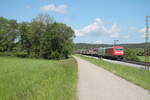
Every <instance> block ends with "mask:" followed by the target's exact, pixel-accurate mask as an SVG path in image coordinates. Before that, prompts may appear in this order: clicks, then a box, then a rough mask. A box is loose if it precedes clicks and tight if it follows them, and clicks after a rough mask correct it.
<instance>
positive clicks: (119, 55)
mask: <svg viewBox="0 0 150 100" xmlns="http://www.w3.org/2000/svg"><path fill="white" fill-rule="evenodd" d="M77 53H79V54H83V55H89V56H96V57H103V58H110V59H123V56H124V48H123V47H122V46H112V47H106V48H92V49H87V50H78V51H77Z"/></svg>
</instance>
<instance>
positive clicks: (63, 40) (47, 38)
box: [42, 22, 74, 59]
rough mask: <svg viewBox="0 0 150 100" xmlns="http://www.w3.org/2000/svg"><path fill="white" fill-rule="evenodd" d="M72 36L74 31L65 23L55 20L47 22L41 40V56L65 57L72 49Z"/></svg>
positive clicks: (50, 57) (49, 57)
mask: <svg viewBox="0 0 150 100" xmlns="http://www.w3.org/2000/svg"><path fill="white" fill-rule="evenodd" d="M73 38H74V31H73V30H72V29H71V28H70V27H68V26H67V25H65V24H62V23H56V22H55V23H53V24H49V25H48V26H47V28H46V32H45V34H44V37H43V41H42V50H43V51H42V57H46V58H48V59H52V58H55V59H56V58H57V59H60V58H67V57H68V55H69V54H70V53H71V51H72V47H73ZM54 55H56V56H54ZM58 55H59V56H58Z"/></svg>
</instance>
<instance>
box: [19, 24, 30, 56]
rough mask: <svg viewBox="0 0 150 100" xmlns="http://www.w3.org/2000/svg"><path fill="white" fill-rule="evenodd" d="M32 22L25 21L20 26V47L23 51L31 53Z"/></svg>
mask: <svg viewBox="0 0 150 100" xmlns="http://www.w3.org/2000/svg"><path fill="white" fill-rule="evenodd" d="M30 27H31V25H30V23H26V22H23V23H21V24H20V27H19V36H18V40H19V49H20V51H22V52H25V53H27V54H28V55H29V54H30V49H31V38H30Z"/></svg>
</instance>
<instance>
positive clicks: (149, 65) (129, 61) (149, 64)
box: [82, 54, 150, 69]
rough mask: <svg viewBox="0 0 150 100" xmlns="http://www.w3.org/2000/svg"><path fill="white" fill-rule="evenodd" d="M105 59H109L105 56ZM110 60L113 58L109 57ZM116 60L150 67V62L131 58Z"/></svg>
mask: <svg viewBox="0 0 150 100" xmlns="http://www.w3.org/2000/svg"><path fill="white" fill-rule="evenodd" d="M82 55H86V56H92V57H98V56H97V55H89V54H88V55H87V54H82ZM105 59H108V58H105ZM109 60H112V59H109ZM113 60H114V59H113ZM116 61H120V62H125V63H130V64H137V65H142V66H148V69H150V62H142V61H131V60H116Z"/></svg>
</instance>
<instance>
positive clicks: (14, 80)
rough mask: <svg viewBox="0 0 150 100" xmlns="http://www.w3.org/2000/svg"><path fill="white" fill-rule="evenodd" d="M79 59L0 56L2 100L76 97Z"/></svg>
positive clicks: (40, 99) (68, 98)
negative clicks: (77, 61)
mask: <svg viewBox="0 0 150 100" xmlns="http://www.w3.org/2000/svg"><path fill="white" fill-rule="evenodd" d="M76 81H77V63H76V61H75V59H73V58H70V59H67V60H57V61H56V60H42V59H38V60H37V59H21V58H14V57H0V100H76Z"/></svg>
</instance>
